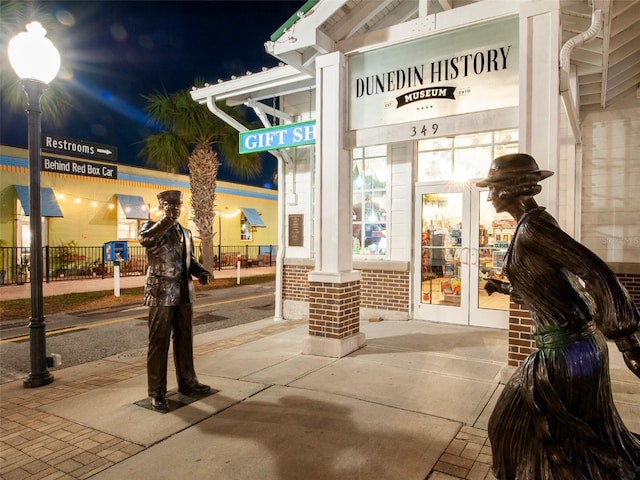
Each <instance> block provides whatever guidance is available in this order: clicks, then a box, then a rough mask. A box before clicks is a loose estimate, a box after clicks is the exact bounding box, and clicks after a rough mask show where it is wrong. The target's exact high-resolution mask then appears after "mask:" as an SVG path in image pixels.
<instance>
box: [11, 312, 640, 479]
mask: <svg viewBox="0 0 640 480" xmlns="http://www.w3.org/2000/svg"><path fill="white" fill-rule="evenodd" d="M361 329H362V331H363V332H364V333H365V334H366V337H367V344H366V346H365V347H363V348H362V349H360V350H358V351H356V352H354V353H352V354H351V355H349V356H347V357H344V358H341V359H333V358H325V357H316V356H309V355H301V354H300V346H301V344H302V340H303V338H304V337H305V336H306V334H307V325H306V322H304V321H297V322H288V321H283V322H274V321H273V319H272V318H267V319H264V320H260V321H258V322H254V323H249V324H244V325H240V326H237V327H231V328H228V329H224V330H217V331H214V332H209V333H206V334H202V335H199V336H196V338H195V342H196V343H195V345H196V346H195V353H194V356H195V361H196V370H197V372H198V377H199V379H200V380H201V381H203V382H204V383H207V384H210V385H211V386H212V387H213V388H215V389H217V390H218V392H217V393H215V394H213V395H210V396H208V397H205V398H203V399H200V400H198V401H195V402H193V403H191V404H189V405H185V406H182V407H181V408H178V409H172V411H170V412H169V413H165V414H163V413H159V412H155V411H152V410H149V409H146V408H143V407H141V406H139V405H137V404H136V402H141V401H144V400H146V367H145V354H146V352H145V350H144V349H142V350H137V351H132V352H126V353H123V354H120V355H117V356H114V357H110V358H106V359H103V360H100V361H96V362H92V363H88V364H84V365H79V366H75V367H70V368H66V369H60V370H54V371H53V373H54V375H55V381H54V382H53V383H52V384H51V385H48V386H46V387H41V388H37V389H25V388H23V386H22V381H16V382H11V383H6V384H3V385H0V398H1V402H0V412H1V413H0V429H1V432H2V436H1V439H0V459H1V461H2V466H1V467H0V476H1V477H2V478H3V479H5V480H18V479H23V478H29V479H51V480H53V479H84V478H93V479H96V480H121V479H123V478H144V479H145V480H153V479H158V480H160V479H170V478H190V479H193V480H199V479H207V480H208V479H212V478H215V479H221V480H233V479H238V480H244V479H260V480H301V479H309V480H324V479H326V480H338V479H344V480H353V479H367V480H424V479H425V478H429V479H430V480H445V479H448V480H453V479H463V478H468V479H492V478H493V476H492V475H491V474H490V473H489V469H490V463H491V451H490V447H489V445H488V441H487V432H486V428H487V419H488V415H489V414H490V412H491V410H492V407H493V404H494V401H495V399H496V396H497V395H498V394H499V392H500V390H501V386H500V385H499V382H498V379H499V377H500V371H501V370H502V368H503V367H504V366H505V363H506V358H507V332H506V331H503V330H493V329H484V328H475V327H462V326H457V325H445V324H437V323H430V322H425V321H413V320H411V321H404V322H393V321H382V322H379V323H369V322H362V324H361ZM611 351H612V353H613V354H612V363H611V375H612V379H613V384H614V389H615V399H616V403H617V405H618V408H619V410H620V413H621V415H622V417H623V419H624V421H625V423H626V424H627V425H628V426H629V427H630V428H631V429H632V430H634V431H636V432H637V431H640V385H639V384H638V381H637V378H636V377H635V376H633V375H632V374H631V372H629V371H628V370H627V369H626V367H625V365H624V364H623V362H622V360H621V356H620V355H619V354H617V351H615V349H611ZM173 372H174V370H173V365H170V369H169V382H170V383H169V388H170V389H172V390H173V391H175V389H176V385H175V380H174V378H173ZM178 398H179V397H178V396H177V394H176V395H174V396H172V397H170V402H171V403H172V405H173V407H175V406H176V405H177V404H178V402H177V401H176V400H177V399H178Z"/></svg>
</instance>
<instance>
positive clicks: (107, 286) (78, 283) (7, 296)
mask: <svg viewBox="0 0 640 480" xmlns="http://www.w3.org/2000/svg"><path fill="white" fill-rule="evenodd" d="M275 271H276V267H275V266H274V267H253V268H241V269H240V283H242V278H244V277H255V276H258V275H267V274H270V273H275ZM237 275H238V271H237V270H236V269H228V270H220V271H218V270H216V271H215V272H213V276H214V278H236V277H237ZM145 279H146V276H145V275H136V276H123V277H120V289H121V290H122V289H124V288H134V287H142V286H143V285H144V281H145ZM101 290H114V279H113V278H86V279H82V280H59V281H58V280H56V281H52V282H50V283H43V284H42V294H43V296H45V297H50V296H54V295H64V294H65V293H74V292H96V291H101ZM30 297H31V285H30V284H29V283H25V284H24V285H3V286H1V287H0V300H15V299H17V298H30Z"/></svg>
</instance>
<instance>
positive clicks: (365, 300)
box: [360, 270, 410, 312]
mask: <svg viewBox="0 0 640 480" xmlns="http://www.w3.org/2000/svg"><path fill="white" fill-rule="evenodd" d="M361 273H362V279H361V285H360V286H361V292H362V296H361V297H360V305H361V306H362V307H365V308H375V309H380V310H392V311H396V312H408V311H409V288H410V287H409V272H395V271H382V270H361Z"/></svg>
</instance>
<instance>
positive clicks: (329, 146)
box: [309, 52, 360, 283]
mask: <svg viewBox="0 0 640 480" xmlns="http://www.w3.org/2000/svg"><path fill="white" fill-rule="evenodd" d="M316 78H317V79H316V95H317V98H316V112H317V119H316V122H317V125H318V126H317V127H316V128H317V130H316V131H317V135H316V172H315V178H316V185H315V188H316V192H315V200H316V201H315V222H314V223H315V242H316V243H315V270H314V271H313V272H311V273H310V274H309V280H310V281H323V282H324V281H326V282H334V283H343V282H347V281H354V280H360V272H359V271H354V270H352V267H353V253H352V250H351V248H352V242H351V236H352V232H351V221H352V217H351V215H352V195H353V194H352V188H351V154H350V152H349V151H348V150H345V149H344V148H343V136H344V132H345V131H346V108H347V106H346V102H347V100H346V99H347V93H346V63H345V58H344V55H343V54H342V53H340V52H333V53H329V54H327V55H324V56H322V57H319V58H318V59H317V60H316Z"/></svg>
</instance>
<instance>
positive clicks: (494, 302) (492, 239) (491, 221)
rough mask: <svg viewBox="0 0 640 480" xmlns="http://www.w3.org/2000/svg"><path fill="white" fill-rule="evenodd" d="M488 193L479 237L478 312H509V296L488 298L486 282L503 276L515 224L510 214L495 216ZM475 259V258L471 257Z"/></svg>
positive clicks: (482, 203) (484, 195)
mask: <svg viewBox="0 0 640 480" xmlns="http://www.w3.org/2000/svg"><path fill="white" fill-rule="evenodd" d="M488 195H489V192H486V191H483V192H480V204H479V206H480V218H479V219H478V222H479V229H480V230H479V235H478V247H477V248H478V250H477V251H478V255H477V262H478V308H486V309H492V310H509V296H508V295H502V294H498V293H495V294H493V295H491V296H489V295H487V292H486V291H485V290H484V286H485V283H486V280H487V278H497V279H500V280H503V281H506V280H507V279H506V278H504V277H503V276H502V266H503V260H504V255H505V253H507V248H508V247H509V243H510V242H511V238H512V237H513V233H514V231H515V228H516V221H515V220H514V219H513V217H512V216H511V215H509V214H508V213H505V212H502V213H496V211H495V210H494V208H493V205H492V204H491V203H490V202H487V198H488ZM472 258H473V257H472Z"/></svg>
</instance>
